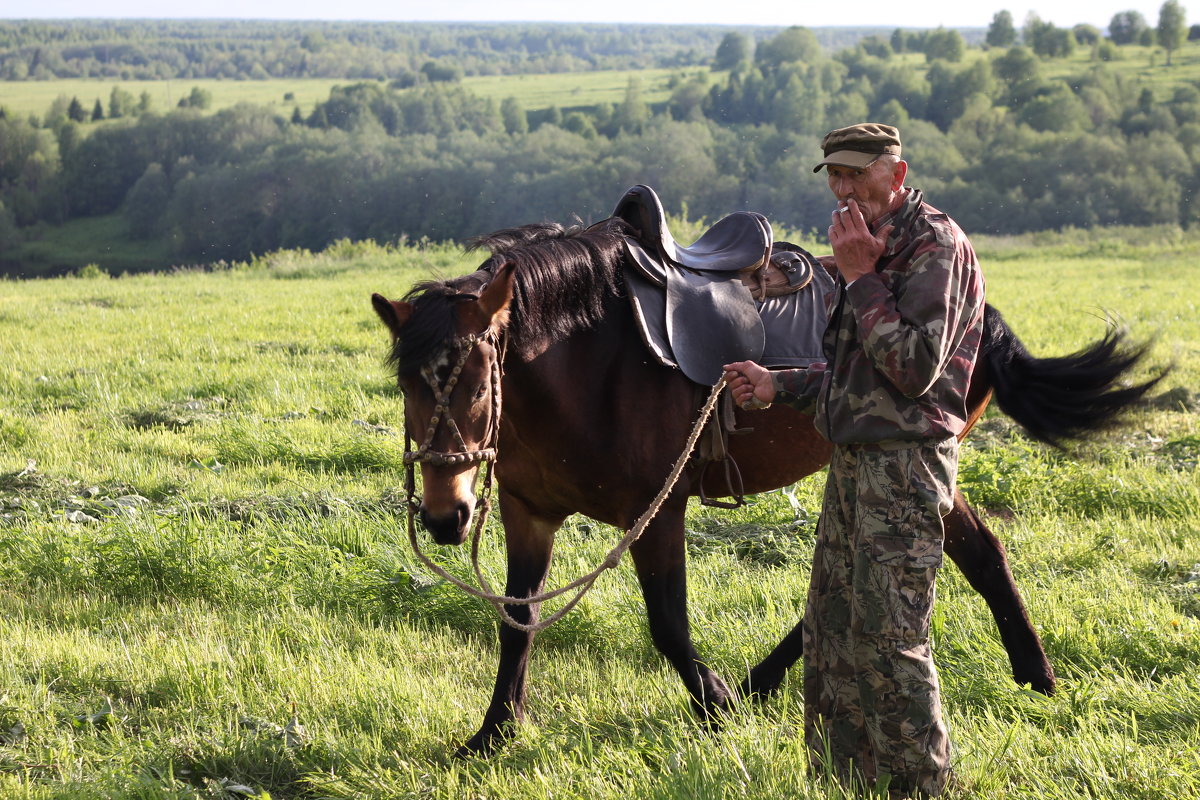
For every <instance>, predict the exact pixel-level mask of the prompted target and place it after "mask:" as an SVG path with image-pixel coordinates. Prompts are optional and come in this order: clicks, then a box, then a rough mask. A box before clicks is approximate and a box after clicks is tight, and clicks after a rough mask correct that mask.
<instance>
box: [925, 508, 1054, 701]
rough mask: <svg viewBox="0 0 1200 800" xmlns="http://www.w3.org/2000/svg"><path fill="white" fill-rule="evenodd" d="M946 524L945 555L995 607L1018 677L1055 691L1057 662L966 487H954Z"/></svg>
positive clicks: (1001, 548) (1042, 689)
mask: <svg viewBox="0 0 1200 800" xmlns="http://www.w3.org/2000/svg"><path fill="white" fill-rule="evenodd" d="M945 524H946V545H945V550H946V555H948V556H950V558H951V559H953V560H954V563H955V564H957V565H958V568H959V569H961V570H962V573H963V575H964V576H965V577H966V579H967V582H968V583H969V584H971V587H972V588H973V589H975V591H977V592H979V594H980V595H982V596H983V599H984V601H985V602H986V603H987V604H988V608H990V609H991V611H992V616H993V617H994V618H995V620H996V627H998V628H999V629H1000V641H1002V642H1003V643H1004V649H1005V650H1006V651H1008V659H1009V662H1010V663H1011V664H1012V672H1013V679H1014V680H1016V682H1017V683H1020V684H1025V683H1028V684H1029V685H1030V686H1032V687H1033V688H1034V689H1036V690H1037V691H1039V692H1041V693H1042V694H1053V693H1054V685H1055V683H1056V680H1057V679H1056V678H1055V676H1054V668H1053V667H1051V666H1050V660H1049V659H1048V658H1046V651H1045V650H1044V649H1043V648H1042V640H1041V639H1040V638H1039V637H1038V635H1037V631H1036V630H1034V628H1033V623H1032V622H1031V621H1030V620H1029V614H1028V613H1027V612H1026V611H1025V604H1024V603H1023V602H1022V601H1021V594H1020V592H1018V591H1017V584H1016V582H1015V581H1013V576H1012V571H1011V570H1009V568H1008V557H1007V555H1006V554H1005V552H1004V545H1003V544H1001V543H1000V540H999V539H997V538H996V536H995V534H993V533H992V532H991V531H990V530H988V527H987V526H986V525H984V524H983V520H981V519H980V518H979V515H978V514H976V513H975V511H974V510H973V509H972V508H971V507H970V506H969V505H967V501H966V499H964V498H963V496H962V492H959V491H956V492H955V493H954V508H953V509H951V511H950V513H949V514H947V515H946V518H945Z"/></svg>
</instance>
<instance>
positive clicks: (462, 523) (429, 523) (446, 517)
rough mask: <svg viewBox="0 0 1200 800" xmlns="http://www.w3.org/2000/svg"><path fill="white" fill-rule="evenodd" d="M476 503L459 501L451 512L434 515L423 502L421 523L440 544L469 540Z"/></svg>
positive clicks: (460, 542)
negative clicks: (468, 534) (468, 533)
mask: <svg viewBox="0 0 1200 800" xmlns="http://www.w3.org/2000/svg"><path fill="white" fill-rule="evenodd" d="M474 505H475V504H474V503H467V502H459V503H457V504H455V506H454V510H453V511H452V512H451V513H450V514H439V515H434V514H431V513H430V512H429V509H427V508H426V507H425V504H424V503H422V504H421V524H422V525H424V526H425V530H427V531H429V535H430V536H431V537H433V541H435V542H437V543H438V544H462V543H463V542H465V541H466V540H467V531H469V530H470V529H471V517H472V516H473V515H474V512H475V508H474Z"/></svg>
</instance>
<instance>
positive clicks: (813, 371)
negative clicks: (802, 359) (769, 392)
mask: <svg viewBox="0 0 1200 800" xmlns="http://www.w3.org/2000/svg"><path fill="white" fill-rule="evenodd" d="M824 380H825V365H824V364H820V363H818V364H809V365H808V366H807V367H804V368H803V369H781V370H778V371H773V372H772V373H771V383H772V384H774V386H775V402H777V403H783V404H784V405H785V406H791V407H792V408H794V409H796V410H797V411H800V412H802V413H804V414H815V413H817V394H818V393H819V392H820V391H821V383H822V382H823V381H824Z"/></svg>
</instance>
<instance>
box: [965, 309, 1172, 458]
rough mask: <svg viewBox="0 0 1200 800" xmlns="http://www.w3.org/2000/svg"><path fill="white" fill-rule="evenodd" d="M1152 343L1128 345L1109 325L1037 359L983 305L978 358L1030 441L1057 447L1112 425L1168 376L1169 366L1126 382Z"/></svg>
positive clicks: (1001, 401) (996, 313)
mask: <svg viewBox="0 0 1200 800" xmlns="http://www.w3.org/2000/svg"><path fill="white" fill-rule="evenodd" d="M1151 344H1152V342H1144V343H1141V344H1135V343H1131V342H1129V341H1128V336H1127V334H1126V332H1125V331H1124V330H1123V329H1121V328H1119V327H1117V326H1115V325H1113V326H1110V328H1109V330H1108V331H1107V332H1106V333H1105V335H1104V338H1102V339H1100V340H1099V341H1097V342H1095V343H1094V344H1092V345H1089V346H1088V347H1086V348H1084V349H1083V350H1080V351H1079V352H1076V353H1072V354H1071V355H1066V356H1058V357H1054V358H1035V357H1034V356H1032V355H1030V353H1029V351H1028V350H1026V349H1025V345H1023V344H1022V343H1021V340H1020V339H1018V338H1017V336H1016V334H1014V333H1013V332H1012V329H1011V328H1009V327H1008V324H1007V323H1006V322H1005V321H1004V318H1003V317H1002V316H1000V312H999V311H997V310H996V309H994V308H992V307H991V306H987V307H986V308H985V310H984V324H983V344H982V348H981V351H980V357H981V358H982V359H983V360H984V361H985V363H986V364H987V366H988V377H989V379H990V381H991V384H992V387H993V389H994V392H995V398H996V402H997V403H998V404H999V406H1000V410H1001V411H1003V412H1004V413H1005V414H1007V415H1008V416H1010V417H1012V418H1013V420H1015V421H1016V422H1017V423H1018V424H1019V425H1020V426H1021V427H1022V428H1024V429H1025V431H1026V432H1027V433H1028V434H1029V435H1030V436H1032V437H1033V438H1034V439H1037V440H1038V441H1041V442H1045V443H1046V444H1050V445H1053V446H1055V447H1060V448H1061V447H1063V446H1064V443H1065V442H1067V441H1068V440H1072V439H1078V438H1080V437H1081V436H1083V435H1085V434H1087V433H1090V432H1092V431H1099V430H1104V429H1107V428H1111V427H1113V426H1114V425H1116V424H1117V422H1118V421H1119V419H1120V417H1121V415H1122V413H1123V412H1125V411H1127V410H1128V409H1129V408H1130V407H1131V406H1133V405H1134V404H1136V403H1137V402H1139V401H1140V400H1141V399H1142V398H1143V396H1144V395H1145V394H1146V393H1147V392H1148V391H1150V390H1151V389H1152V388H1154V387H1155V386H1156V385H1157V384H1158V383H1159V381H1161V380H1162V379H1163V378H1164V377H1166V375H1167V373H1168V372H1169V371H1170V367H1167V368H1164V369H1163V370H1162V371H1161V372H1159V374H1158V375H1155V376H1153V377H1151V378H1150V379H1148V380H1145V381H1142V382H1141V383H1126V380H1127V376H1128V373H1129V372H1130V371H1131V370H1132V369H1134V367H1136V366H1137V365H1138V364H1140V363H1141V362H1142V360H1143V359H1144V358H1145V357H1146V354H1147V353H1148V352H1149V350H1150V347H1151Z"/></svg>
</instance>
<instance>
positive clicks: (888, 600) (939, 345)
mask: <svg viewBox="0 0 1200 800" xmlns="http://www.w3.org/2000/svg"><path fill="white" fill-rule="evenodd" d="M821 147H822V150H823V151H824V155H825V158H824V160H823V161H821V163H820V164H818V165H817V166H816V167H815V168H814V170H813V171H814V172H816V171H819V170H821V169H822V168H824V169H825V172H826V178H827V180H828V182H829V188H830V190H831V191H832V192H833V194H834V197H836V199H837V208H836V209H835V210H834V212H833V219H832V224H831V225H830V226H829V241H830V243H831V244H832V246H833V261H834V262H836V269H837V272H838V277H839V281H838V284H839V287H838V292H837V295H836V297H835V298H834V299H833V301H832V310H831V314H830V321H829V326H828V328H827V330H826V332H825V338H824V352H825V356H826V360H827V361H826V363H824V364H814V365H812V366H811V367H808V368H806V369H794V370H782V371H772V372H768V371H767V370H766V369H764V368H763V367H761V366H759V365H758V364H755V363H753V362H749V361H743V362H738V363H736V364H729V365H727V366H726V368H725V369H726V376H725V377H726V379H727V380H728V382H729V385H730V389H731V391H732V392H733V396H734V399H735V401H737V402H738V403H740V404H742V405H743V406H746V407H750V406H762V405H765V404H769V403H771V402H772V401H778V402H783V403H787V404H789V405H792V406H795V407H796V408H798V409H800V410H802V411H804V412H806V413H810V414H814V415H815V424H816V426H817V429H818V430H819V431H820V432H821V434H822V435H823V436H825V437H826V438H828V439H829V440H830V441H831V442H833V444H834V445H835V446H834V452H833V458H832V460H831V462H830V466H829V477H828V482H827V483H826V487H825V496H824V501H823V505H822V510H821V519H820V523H819V524H818V526H817V543H816V552H815V553H814V557H813V569H812V578H811V582H810V586H809V593H808V601H807V608H806V610H805V615H804V620H803V622H802V625H803V633H804V704H805V735H806V738H807V741H808V744H809V746H810V748H811V749H812V752H813V757H814V762H815V763H820V762H821V761H822V759H824V757H825V755H826V754H828V755H829V756H830V757H831V759H832V763H831V764H830V767H831V768H832V769H833V770H834V771H835V772H836V773H838V774H841V775H850V774H854V773H857V774H858V775H859V776H860V777H862V778H865V779H866V780H867V781H868V782H869V783H871V784H875V785H881V784H886V785H887V786H888V790H889V792H890V793H891V794H892V795H893V796H905V795H908V794H923V795H928V796H934V795H938V794H940V793H941V792H942V789H943V787H944V785H945V783H946V780H947V778H948V777H949V774H950V740H949V737H948V735H947V732H946V727H945V725H944V723H943V721H942V713H941V702H940V698H939V691H938V680H937V672H936V671H935V669H934V664H933V658H932V654H931V651H930V645H929V623H930V617H931V613H932V608H933V599H934V580H935V576H936V572H937V569H938V567H939V566H940V565H941V563H942V540H943V537H944V529H943V526H942V517H943V516H944V515H945V514H946V513H947V512H949V510H950V508H951V504H952V498H953V495H954V482H955V477H956V473H957V469H958V440H957V437H958V435H959V434H961V433H962V431H963V429H964V427H965V425H966V420H967V408H966V395H967V387H968V384H969V383H970V380H971V373H972V371H973V370H974V367H975V361H976V355H977V353H978V351H979V345H980V339H981V336H982V332H983V304H984V296H983V275H982V274H981V272H980V269H979V264H978V262H977V260H976V258H975V252H974V250H973V249H972V247H971V244H970V242H968V241H967V238H966V236H965V235H964V234H963V232H962V230H961V229H960V228H959V227H958V225H957V224H955V222H954V221H953V220H952V219H950V218H949V217H948V216H946V215H945V214H943V213H941V212H940V211H938V210H937V209H935V208H933V207H932V206H930V205H929V204H928V203H926V202H925V200H924V197H923V196H922V193H921V191H920V190H919V189H915V188H911V187H907V186H905V184H904V179H905V176H906V175H907V172H908V165H907V164H906V163H905V162H904V161H903V160H901V158H900V155H901V146H900V135H899V132H898V131H897V130H896V129H895V128H893V127H891V126H889V125H880V124H875V123H863V124H859V125H852V126H850V127H847V128H840V129H838V130H835V131H831V132H830V133H828V134H827V135H826V136H825V138H824V140H823V141H822V143H821Z"/></svg>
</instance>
